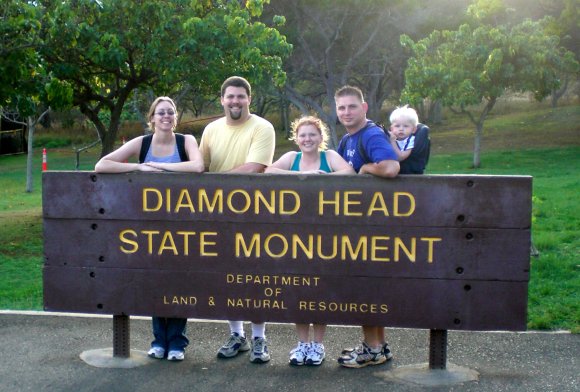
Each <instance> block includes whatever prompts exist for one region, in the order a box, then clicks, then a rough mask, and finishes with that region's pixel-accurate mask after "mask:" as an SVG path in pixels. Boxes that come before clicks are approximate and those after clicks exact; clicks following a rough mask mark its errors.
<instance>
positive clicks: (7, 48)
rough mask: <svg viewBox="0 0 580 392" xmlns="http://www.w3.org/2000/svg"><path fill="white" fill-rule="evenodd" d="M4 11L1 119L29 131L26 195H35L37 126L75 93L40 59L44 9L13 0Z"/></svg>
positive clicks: (0, 24) (2, 7)
mask: <svg viewBox="0 0 580 392" xmlns="http://www.w3.org/2000/svg"><path fill="white" fill-rule="evenodd" d="M0 12H1V14H2V19H1V20H0V39H1V40H2V45H1V46H0V116H2V117H5V118H8V119H10V120H11V121H13V122H16V123H20V124H23V125H25V126H26V128H27V134H28V146H27V165H26V192H32V190H33V186H32V184H33V181H32V179H33V178H32V177H33V176H32V174H33V167H32V158H33V155H34V150H33V140H34V132H35V127H36V125H37V124H38V122H40V121H41V120H42V119H43V117H44V116H46V115H47V114H48V112H49V110H50V107H51V106H52V107H54V108H64V107H66V106H67V105H69V104H70V102H71V101H72V90H71V89H70V86H69V85H68V84H67V83H66V82H62V81H60V80H58V79H56V78H54V76H53V75H52V74H51V73H49V72H47V69H46V64H45V63H44V61H43V59H42V57H41V56H39V53H38V50H37V49H38V45H39V41H40V39H39V32H40V23H39V19H40V9H39V8H38V7H36V6H34V5H32V4H29V3H28V2H26V1H18V0H10V1H5V2H3V3H2V4H1V5H0Z"/></svg>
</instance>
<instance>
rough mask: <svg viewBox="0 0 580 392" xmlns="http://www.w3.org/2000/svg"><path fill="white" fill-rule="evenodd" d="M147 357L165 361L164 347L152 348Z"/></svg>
mask: <svg viewBox="0 0 580 392" xmlns="http://www.w3.org/2000/svg"><path fill="white" fill-rule="evenodd" d="M147 355H148V356H149V357H150V358H155V359H163V357H164V356H165V349H164V348H163V347H157V346H154V347H151V348H150V349H149V351H147Z"/></svg>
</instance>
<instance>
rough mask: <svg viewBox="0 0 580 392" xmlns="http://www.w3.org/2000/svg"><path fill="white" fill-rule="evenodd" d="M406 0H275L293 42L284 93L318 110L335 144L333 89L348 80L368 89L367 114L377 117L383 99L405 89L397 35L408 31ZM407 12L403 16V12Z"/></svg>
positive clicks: (303, 107)
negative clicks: (313, 0) (403, 87)
mask: <svg viewBox="0 0 580 392" xmlns="http://www.w3.org/2000/svg"><path fill="white" fill-rule="evenodd" d="M410 7H412V6H411V5H408V4H406V2H404V1H390V0H380V1H376V0H355V1H336V0H318V1H316V2H312V1H307V0H296V1H285V0H277V1H272V6H271V8H270V9H269V11H270V12H273V13H278V14H281V15H284V17H285V18H286V19H287V23H286V24H285V27H284V28H283V29H282V31H283V33H284V34H285V35H286V36H287V37H288V40H289V41H290V42H291V43H292V44H293V45H294V51H293V53H292V55H291V57H290V58H289V59H288V61H286V63H285V65H284V69H285V70H286V73H287V75H288V81H287V83H286V85H285V86H284V91H283V94H284V96H285V98H286V99H288V100H289V101H290V102H291V103H292V104H293V105H294V106H295V107H297V108H298V109H299V110H300V111H301V112H303V113H308V112H315V113H316V114H317V115H318V116H319V117H320V118H321V119H323V120H324V121H325V122H326V123H327V124H328V126H329V128H330V131H331V132H330V133H331V143H330V144H331V146H336V145H337V134H336V124H337V116H336V108H335V104H334V92H335V91H336V89H338V88H339V87H341V86H342V85H344V84H347V83H351V84H356V85H358V86H359V87H361V88H362V89H363V90H364V91H365V98H366V100H367V101H368V103H369V118H373V119H376V120H378V119H379V113H380V109H381V106H382V103H383V102H384V100H385V99H386V98H387V97H389V96H391V95H392V94H393V93H394V92H396V91H399V90H400V89H401V88H402V80H403V74H402V69H403V67H402V65H403V64H404V61H405V59H406V55H405V54H404V53H403V52H402V50H401V48H400V45H399V42H398V36H399V34H401V32H403V31H406V32H409V30H408V29H406V28H409V29H411V30H412V29H413V28H414V26H413V24H410V23H408V20H407V18H406V17H407V16H409V15H410V13H404V12H405V11H406V10H408V9H410ZM403 15H404V16H403Z"/></svg>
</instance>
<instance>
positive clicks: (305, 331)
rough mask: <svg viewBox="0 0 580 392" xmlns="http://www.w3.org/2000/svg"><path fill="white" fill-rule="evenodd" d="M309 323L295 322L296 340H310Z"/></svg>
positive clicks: (306, 341) (304, 341)
mask: <svg viewBox="0 0 580 392" xmlns="http://www.w3.org/2000/svg"><path fill="white" fill-rule="evenodd" d="M309 333H310V324H296V335H298V340H299V341H301V342H303V343H308V342H309V341H310V336H309Z"/></svg>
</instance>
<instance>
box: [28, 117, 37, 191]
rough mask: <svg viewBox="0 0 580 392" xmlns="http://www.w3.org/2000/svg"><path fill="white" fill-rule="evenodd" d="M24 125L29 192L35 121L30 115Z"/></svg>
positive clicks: (31, 188) (31, 187) (31, 186)
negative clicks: (26, 134) (26, 136)
mask: <svg viewBox="0 0 580 392" xmlns="http://www.w3.org/2000/svg"><path fill="white" fill-rule="evenodd" d="M26 123H27V124H26V127H27V128H28V153H27V156H26V192H28V193H31V192H32V190H33V183H32V169H33V167H32V165H33V163H32V158H33V157H34V150H33V147H32V141H33V139H34V125H35V122H34V120H33V118H32V117H28V118H27V120H26Z"/></svg>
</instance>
